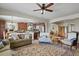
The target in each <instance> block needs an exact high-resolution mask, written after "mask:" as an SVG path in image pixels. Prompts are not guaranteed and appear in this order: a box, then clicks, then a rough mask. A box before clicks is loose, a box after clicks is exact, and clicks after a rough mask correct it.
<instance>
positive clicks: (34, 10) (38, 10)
mask: <svg viewBox="0 0 79 59" xmlns="http://www.w3.org/2000/svg"><path fill="white" fill-rule="evenodd" d="M39 10H41V9H37V10H33V11H39Z"/></svg>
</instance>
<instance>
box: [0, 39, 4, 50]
mask: <svg viewBox="0 0 79 59" xmlns="http://www.w3.org/2000/svg"><path fill="white" fill-rule="evenodd" d="M3 47H4V44H3V43H2V41H1V42H0V49H1V48H3Z"/></svg>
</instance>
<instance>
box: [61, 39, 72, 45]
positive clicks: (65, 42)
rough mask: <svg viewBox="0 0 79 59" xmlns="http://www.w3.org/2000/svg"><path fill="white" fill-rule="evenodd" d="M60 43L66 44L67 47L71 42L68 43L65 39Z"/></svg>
mask: <svg viewBox="0 0 79 59" xmlns="http://www.w3.org/2000/svg"><path fill="white" fill-rule="evenodd" d="M61 42H62V43H64V44H67V45H72V42H70V41H69V40H67V39H65V40H61Z"/></svg>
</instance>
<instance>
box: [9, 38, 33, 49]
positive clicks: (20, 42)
mask: <svg viewBox="0 0 79 59" xmlns="http://www.w3.org/2000/svg"><path fill="white" fill-rule="evenodd" d="M28 44H32V40H31V39H19V40H13V41H10V48H11V49H12V48H17V47H20V46H24V45H28Z"/></svg>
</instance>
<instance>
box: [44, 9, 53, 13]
mask: <svg viewBox="0 0 79 59" xmlns="http://www.w3.org/2000/svg"><path fill="white" fill-rule="evenodd" d="M45 10H46V11H49V12H53V10H49V9H45Z"/></svg>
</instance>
